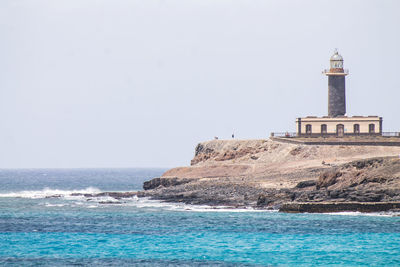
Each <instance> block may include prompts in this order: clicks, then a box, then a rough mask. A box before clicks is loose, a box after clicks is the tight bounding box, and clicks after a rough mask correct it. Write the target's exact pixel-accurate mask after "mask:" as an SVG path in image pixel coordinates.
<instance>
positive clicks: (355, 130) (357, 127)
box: [353, 124, 360, 134]
mask: <svg viewBox="0 0 400 267" xmlns="http://www.w3.org/2000/svg"><path fill="white" fill-rule="evenodd" d="M353 129H354V133H355V134H359V133H360V124H354V126H353Z"/></svg>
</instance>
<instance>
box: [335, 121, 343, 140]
mask: <svg viewBox="0 0 400 267" xmlns="http://www.w3.org/2000/svg"><path fill="white" fill-rule="evenodd" d="M336 135H337V136H338V137H343V136H344V125H343V124H338V125H336Z"/></svg>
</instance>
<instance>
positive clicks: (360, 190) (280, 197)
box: [137, 140, 400, 212]
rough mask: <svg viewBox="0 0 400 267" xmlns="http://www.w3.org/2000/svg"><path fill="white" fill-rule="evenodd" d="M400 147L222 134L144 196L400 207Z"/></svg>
mask: <svg viewBox="0 0 400 267" xmlns="http://www.w3.org/2000/svg"><path fill="white" fill-rule="evenodd" d="M399 154H400V148H399V147H390V148H388V147H376V146H375V147H368V146H365V147H363V146H358V147H353V146H323V147H322V146H312V145H310V146H306V145H296V144H282V143H279V142H276V141H272V140H243V141H240V140H239V141H223V140H216V141H210V142H205V143H201V144H199V145H198V146H197V147H196V152H195V157H194V159H193V160H192V161H191V166H190V167H181V168H175V169H171V170H169V171H167V172H166V173H164V174H163V176H162V177H157V178H154V179H152V180H149V181H147V182H145V183H144V186H143V188H144V191H140V192H138V193H137V196H138V197H149V198H151V199H155V200H162V201H167V202H176V203H185V204H191V205H209V206H228V207H232V208H246V207H252V208H255V209H275V210H280V211H283V212H339V211H362V212H379V211H390V210H392V211H399V203H400V159H399V156H398V155H399Z"/></svg>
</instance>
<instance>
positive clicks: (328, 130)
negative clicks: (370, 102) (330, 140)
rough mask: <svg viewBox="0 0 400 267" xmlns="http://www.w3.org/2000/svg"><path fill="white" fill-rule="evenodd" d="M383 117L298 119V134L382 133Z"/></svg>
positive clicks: (341, 134)
mask: <svg viewBox="0 0 400 267" xmlns="http://www.w3.org/2000/svg"><path fill="white" fill-rule="evenodd" d="M382 123H383V120H382V117H378V116H368V117H362V116H353V117H345V116H343V117H322V118H321V117H319V118H318V117H313V116H308V117H305V118H297V119H296V127H297V135H298V136H310V137H313V136H338V137H343V136H345V135H350V136H354V135H382Z"/></svg>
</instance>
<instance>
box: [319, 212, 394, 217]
mask: <svg viewBox="0 0 400 267" xmlns="http://www.w3.org/2000/svg"><path fill="white" fill-rule="evenodd" d="M323 214H327V215H341V216H384V217H394V216H400V213H399V212H391V211H387V212H386V211H382V212H359V211H342V212H327V213H323Z"/></svg>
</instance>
